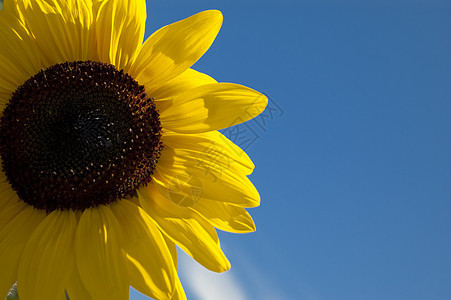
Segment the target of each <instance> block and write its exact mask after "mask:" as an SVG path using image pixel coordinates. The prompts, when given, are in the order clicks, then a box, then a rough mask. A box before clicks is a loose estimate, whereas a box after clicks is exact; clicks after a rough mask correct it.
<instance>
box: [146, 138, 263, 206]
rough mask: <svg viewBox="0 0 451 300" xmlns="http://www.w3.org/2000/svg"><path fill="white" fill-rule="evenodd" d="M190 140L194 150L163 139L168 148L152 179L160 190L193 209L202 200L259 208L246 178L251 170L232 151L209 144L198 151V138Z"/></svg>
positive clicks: (180, 204) (173, 199) (252, 186)
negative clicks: (237, 161)
mask: <svg viewBox="0 0 451 300" xmlns="http://www.w3.org/2000/svg"><path fill="white" fill-rule="evenodd" d="M207 135H208V134H207ZM199 136H200V138H199V139H202V135H199ZM191 137H192V139H191V141H193V147H192V148H189V147H188V148H184V147H178V146H177V144H171V141H170V140H169V138H166V139H164V141H165V147H164V149H163V150H162V152H161V157H160V159H159V161H158V164H157V168H156V172H155V174H154V178H153V182H154V184H155V186H156V187H157V188H158V189H159V191H160V192H161V193H163V194H164V195H165V197H167V198H168V199H171V200H172V201H173V202H174V203H176V204H177V205H179V206H192V205H193V204H194V203H196V202H197V201H201V200H203V199H207V200H211V201H220V202H225V203H230V204H235V205H238V206H242V207H255V206H258V205H259V204H260V195H259V194H258V191H257V190H256V189H255V187H254V185H253V184H252V183H251V181H250V180H249V179H248V178H247V176H246V174H247V173H249V172H248V171H249V169H246V168H245V164H238V163H236V162H235V161H234V160H233V157H234V156H233V155H232V154H231V152H230V151H229V152H221V151H218V150H217V149H215V148H212V147H214V146H215V144H207V145H206V147H205V148H204V149H203V151H202V150H196V149H195V148H196V144H195V141H196V140H199V139H198V138H196V137H195V136H191ZM203 138H204V139H205V136H203ZM212 145H213V146H212ZM193 148H194V149H193ZM243 161H244V162H245V161H246V159H245V157H243ZM243 169H244V170H245V171H246V172H242V170H243Z"/></svg>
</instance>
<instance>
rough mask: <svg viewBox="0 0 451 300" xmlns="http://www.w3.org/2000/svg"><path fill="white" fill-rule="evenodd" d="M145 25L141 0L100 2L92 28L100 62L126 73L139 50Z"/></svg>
mask: <svg viewBox="0 0 451 300" xmlns="http://www.w3.org/2000/svg"><path fill="white" fill-rule="evenodd" d="M145 25H146V1H145V0H129V1H124V0H109V1H103V2H102V3H101V4H100V6H99V8H98V13H97V20H96V26H95V27H96V39H97V52H98V54H99V58H100V61H102V62H105V63H110V64H113V65H115V66H116V68H117V69H118V70H120V69H124V70H125V71H128V69H129V66H130V64H131V63H132V62H133V60H134V59H135V57H136V54H137V53H138V51H139V49H140V48H141V44H142V42H143V39H144V29H145Z"/></svg>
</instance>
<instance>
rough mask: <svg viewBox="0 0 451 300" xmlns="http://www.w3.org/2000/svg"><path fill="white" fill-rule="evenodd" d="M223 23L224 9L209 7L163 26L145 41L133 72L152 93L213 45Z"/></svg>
mask: <svg viewBox="0 0 451 300" xmlns="http://www.w3.org/2000/svg"><path fill="white" fill-rule="evenodd" d="M221 25H222V14H221V12H219V11H217V10H208V11H203V12H200V13H198V14H195V15H194V16H191V17H189V18H186V19H184V20H181V21H179V22H176V23H173V24H171V25H168V26H165V27H163V28H161V29H159V30H158V31H156V32H155V33H153V34H152V35H151V36H150V37H149V38H148V39H147V40H146V41H145V43H144V45H143V47H142V48H141V50H140V52H139V54H138V56H137V57H136V60H135V62H134V64H133V66H132V67H131V68H130V70H129V73H130V74H131V76H132V77H133V78H135V79H137V80H138V82H139V83H140V84H143V85H145V86H146V90H147V92H148V93H149V94H151V95H152V93H153V91H155V90H157V89H158V88H159V87H160V86H161V85H162V84H163V83H165V82H167V81H169V80H171V79H172V78H175V77H176V76H178V75H179V74H181V73H183V72H184V71H185V70H186V69H188V68H189V67H191V66H192V65H193V64H194V63H195V62H196V61H197V60H198V59H199V58H200V57H201V56H202V55H203V54H204V53H205V52H206V51H207V50H208V48H210V46H211V44H212V43H213V41H214V39H215V37H216V35H217V34H218V32H219V29H220V28H221Z"/></svg>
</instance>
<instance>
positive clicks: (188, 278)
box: [179, 252, 250, 300]
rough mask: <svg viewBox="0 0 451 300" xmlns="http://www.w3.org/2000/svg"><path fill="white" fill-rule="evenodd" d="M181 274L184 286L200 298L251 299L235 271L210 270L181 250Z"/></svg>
mask: <svg viewBox="0 0 451 300" xmlns="http://www.w3.org/2000/svg"><path fill="white" fill-rule="evenodd" d="M179 275H180V277H181V280H182V284H183V285H184V287H185V288H187V289H188V290H189V291H190V292H192V293H193V294H194V296H195V297H196V299H198V300H212V299H214V300H229V299H234V300H247V299H250V298H249V297H247V295H246V292H245V290H244V287H243V286H242V284H241V283H240V282H239V281H238V279H237V278H236V276H235V274H234V273H233V271H228V272H225V273H222V274H217V273H214V272H211V271H208V270H207V269H205V268H204V267H202V266H201V265H200V264H198V263H197V262H196V261H194V260H193V259H192V258H190V257H188V256H187V255H185V254H182V253H181V252H179Z"/></svg>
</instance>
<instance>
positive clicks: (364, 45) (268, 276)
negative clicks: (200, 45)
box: [131, 0, 451, 300]
mask: <svg viewBox="0 0 451 300" xmlns="http://www.w3.org/2000/svg"><path fill="white" fill-rule="evenodd" d="M212 8H215V9H219V10H221V11H222V12H223V14H224V25H223V28H222V30H221V32H220V34H219V36H218V38H217V40H216V42H215V43H214V45H213V46H212V48H211V49H210V51H209V52H208V53H207V54H206V55H205V56H204V57H203V58H202V59H201V60H200V61H199V62H198V63H197V64H196V65H195V68H197V69H198V70H200V71H203V72H205V73H207V74H210V75H211V76H213V77H215V78H216V79H217V80H219V81H229V82H236V83H241V84H244V85H247V86H250V87H252V88H255V89H257V90H259V91H263V92H265V93H266V94H268V95H269V96H270V98H271V101H272V102H271V103H272V104H270V105H271V107H272V108H273V110H272V111H271V112H270V113H268V112H267V114H266V115H265V118H263V119H262V118H260V119H258V120H256V121H251V122H249V123H247V124H246V126H245V127H242V129H243V128H244V129H246V130H245V131H246V133H245V135H246V138H247V139H246V138H245V139H244V142H243V139H241V140H240V141H237V143H238V144H239V143H242V147H243V148H246V151H247V152H248V153H249V155H250V156H251V158H252V159H253V161H254V162H255V164H256V169H255V171H254V174H253V175H252V176H251V179H252V180H253V182H254V183H255V185H256V186H257V188H258V189H259V191H260V193H261V197H262V204H261V206H260V207H259V208H255V209H251V210H250V211H251V214H252V215H253V217H254V220H255V222H256V224H257V231H256V232H255V233H253V234H246V235H236V234H229V233H222V232H221V233H220V238H221V241H222V245H223V248H224V251H225V253H226V254H227V255H228V257H229V259H230V261H231V263H232V269H231V271H229V272H227V273H225V274H215V273H211V272H209V271H204V270H203V269H202V268H201V267H198V266H196V264H195V263H193V261H192V260H190V259H189V258H187V257H186V256H185V255H182V254H181V258H180V259H181V262H180V266H179V272H180V274H181V278H182V282H183V284H184V287H185V289H186V292H187V295H188V298H189V299H195V300H196V299H198V300H206V299H215V300H218V299H238V300H239V299H263V300H264V299H308V300H324V299H326V300H328V299H334V300H335V299H346V300H351V299H397V300H400V299H409V300H410V299H451V285H450V284H449V283H450V280H451V235H450V231H449V230H450V228H451V185H450V181H451V155H450V153H451V141H450V131H451V118H450V117H449V114H450V113H451V84H450V83H451V58H450V53H451V34H450V33H451V29H450V28H451V18H450V14H451V2H449V1H432V0H428V1H426V0H423V1H422V0H417V1H407V0H406V1H401V0H394V1H328V0H319V1H313V0H311V1H303V0H300V1H288V0H279V1H251V0H248V1H217V0H215V1H211V0H210V1H168V0H164V1H163V0H153V1H151V2H150V3H149V5H148V31H147V35H148V34H150V33H151V32H153V31H154V30H156V29H157V28H159V27H161V26H163V25H166V24H169V23H171V22H173V21H176V20H179V19H182V18H185V17H187V16H189V15H191V14H194V13H196V12H199V11H202V10H205V9H212ZM227 133H228V134H233V132H232V131H229V132H227ZM131 298H132V299H136V300H138V299H145V298H144V297H142V296H140V295H138V294H137V293H135V292H132V294H131Z"/></svg>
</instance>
